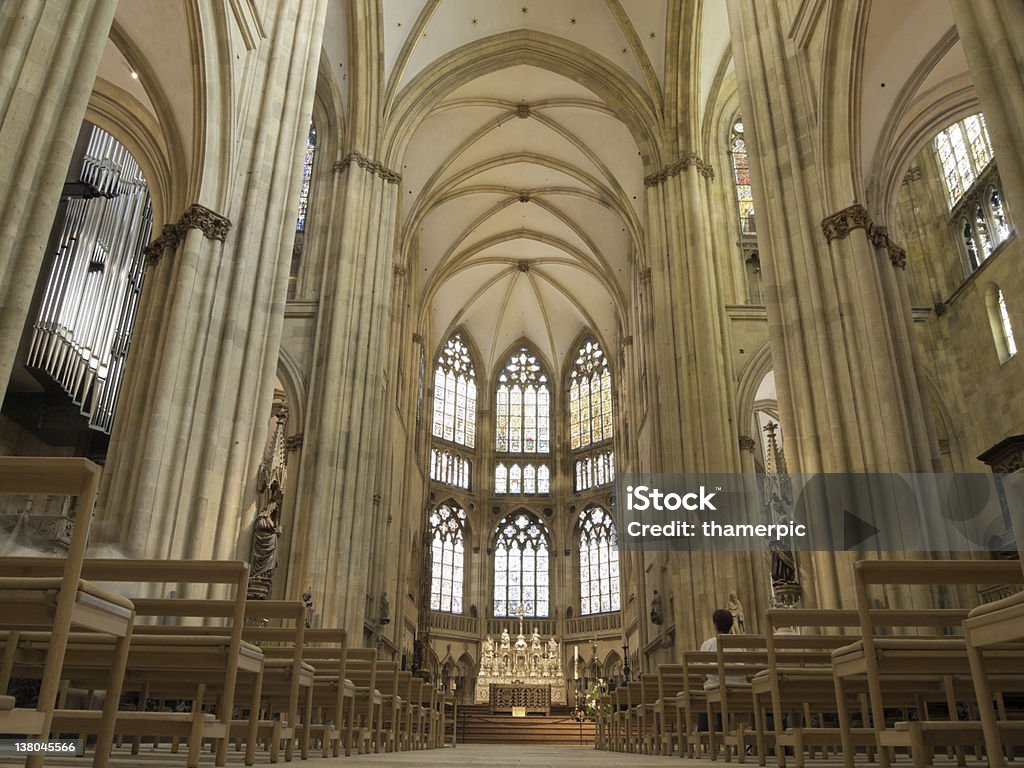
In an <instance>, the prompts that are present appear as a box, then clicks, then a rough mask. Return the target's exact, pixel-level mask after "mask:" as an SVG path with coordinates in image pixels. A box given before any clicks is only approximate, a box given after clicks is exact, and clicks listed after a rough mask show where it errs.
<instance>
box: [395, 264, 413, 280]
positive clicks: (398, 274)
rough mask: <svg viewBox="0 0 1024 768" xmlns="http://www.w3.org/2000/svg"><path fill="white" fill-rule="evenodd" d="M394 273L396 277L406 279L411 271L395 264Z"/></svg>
mask: <svg viewBox="0 0 1024 768" xmlns="http://www.w3.org/2000/svg"><path fill="white" fill-rule="evenodd" d="M392 271H393V272H394V273H395V277H405V276H406V275H407V274H409V270H408V269H406V268H405V267H403V266H402V265H401V264H395V266H394V267H393V269H392Z"/></svg>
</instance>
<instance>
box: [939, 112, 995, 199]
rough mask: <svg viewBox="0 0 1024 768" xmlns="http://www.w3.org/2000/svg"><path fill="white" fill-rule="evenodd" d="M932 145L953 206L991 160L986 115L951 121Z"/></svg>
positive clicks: (990, 145) (990, 144)
mask: <svg viewBox="0 0 1024 768" xmlns="http://www.w3.org/2000/svg"><path fill="white" fill-rule="evenodd" d="M934 146H935V154H936V155H937V156H938V158H939V165H940V166H941V167H942V177H943V180H944V181H945V182H946V192H947V193H948V195H949V207H950V208H952V207H953V206H954V205H956V204H957V202H958V201H959V200H960V198H961V197H963V196H964V193H965V192H966V191H967V190H968V189H969V188H970V186H971V184H973V183H974V180H975V179H976V178H978V176H979V175H980V174H981V172H982V171H983V170H985V168H986V166H988V164H989V163H990V162H991V161H992V143H991V141H989V137H988V129H987V128H986V127H985V116H984V115H983V114H982V113H981V112H979V113H978V114H976V115H971V116H970V117H968V118H965V119H963V120H961V121H960V122H958V123H953V125H951V126H949V128H947V129H946V130H944V131H941V132H940V133H939V134H938V135H937V136H936V137H935V142H934Z"/></svg>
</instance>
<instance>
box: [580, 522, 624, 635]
mask: <svg viewBox="0 0 1024 768" xmlns="http://www.w3.org/2000/svg"><path fill="white" fill-rule="evenodd" d="M576 543H577V545H578V550H579V568H580V570H579V578H580V616H589V615H591V614H595V613H610V612H612V611H618V610H620V609H621V608H622V603H621V597H620V592H621V588H620V581H619V543H618V535H617V532H616V530H615V521H614V520H613V519H612V516H611V513H610V512H609V511H608V510H607V509H605V508H604V507H603V506H601V505H600V504H591V505H589V506H588V507H587V508H586V509H584V510H583V511H582V512H580V515H579V517H578V518H577V521H576Z"/></svg>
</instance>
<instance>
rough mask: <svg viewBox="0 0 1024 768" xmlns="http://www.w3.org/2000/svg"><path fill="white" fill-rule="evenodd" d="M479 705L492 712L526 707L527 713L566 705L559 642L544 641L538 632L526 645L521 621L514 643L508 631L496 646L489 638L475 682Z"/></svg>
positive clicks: (503, 632) (502, 635)
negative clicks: (487, 706)
mask: <svg viewBox="0 0 1024 768" xmlns="http://www.w3.org/2000/svg"><path fill="white" fill-rule="evenodd" d="M474 700H475V702H476V703H477V704H489V705H490V706H491V711H493V712H499V711H511V710H512V708H513V707H515V708H519V707H526V710H527V711H528V712H538V711H550V709H551V705H552V704H566V703H567V698H566V684H565V676H564V675H563V673H562V653H561V648H560V646H559V643H558V641H557V640H556V639H555V638H553V637H551V638H548V640H547V641H546V642H545V641H543V640H541V637H540V634H539V633H538V632H537V628H536V627H534V630H533V635H532V636H531V638H530V640H529V641H527V639H526V636H525V635H524V634H523V622H522V618H520V620H519V634H518V636H517V637H516V640H515V642H514V643H513V642H512V638H511V636H510V635H509V632H508V629H507V628H506V629H504V630H502V633H501V637H500V639H499V640H498V641H497V642H495V641H494V640H493V639H492V638H491V637H490V636H488V637H487V638H486V639H485V640H484V643H483V652H482V653H481V655H480V674H479V675H478V676H477V680H476V697H475V699H474Z"/></svg>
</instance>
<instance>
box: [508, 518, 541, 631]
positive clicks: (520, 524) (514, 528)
mask: <svg viewBox="0 0 1024 768" xmlns="http://www.w3.org/2000/svg"><path fill="white" fill-rule="evenodd" d="M549 549H550V540H549V538H548V532H547V528H545V527H544V523H542V522H541V521H540V520H539V519H537V518H536V517H534V516H533V515H531V514H530V513H528V512H514V513H512V514H511V515H509V516H508V517H506V518H505V519H504V520H502V521H501V522H500V523H498V527H497V530H496V532H495V539H494V615H495V616H514V615H516V611H517V608H518V607H519V605H520V604H522V606H523V611H524V613H523V615H524V616H531V617H545V616H547V615H548V610H549V606H550V602H549V601H550V594H549V589H548V577H549V571H548V553H549Z"/></svg>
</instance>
